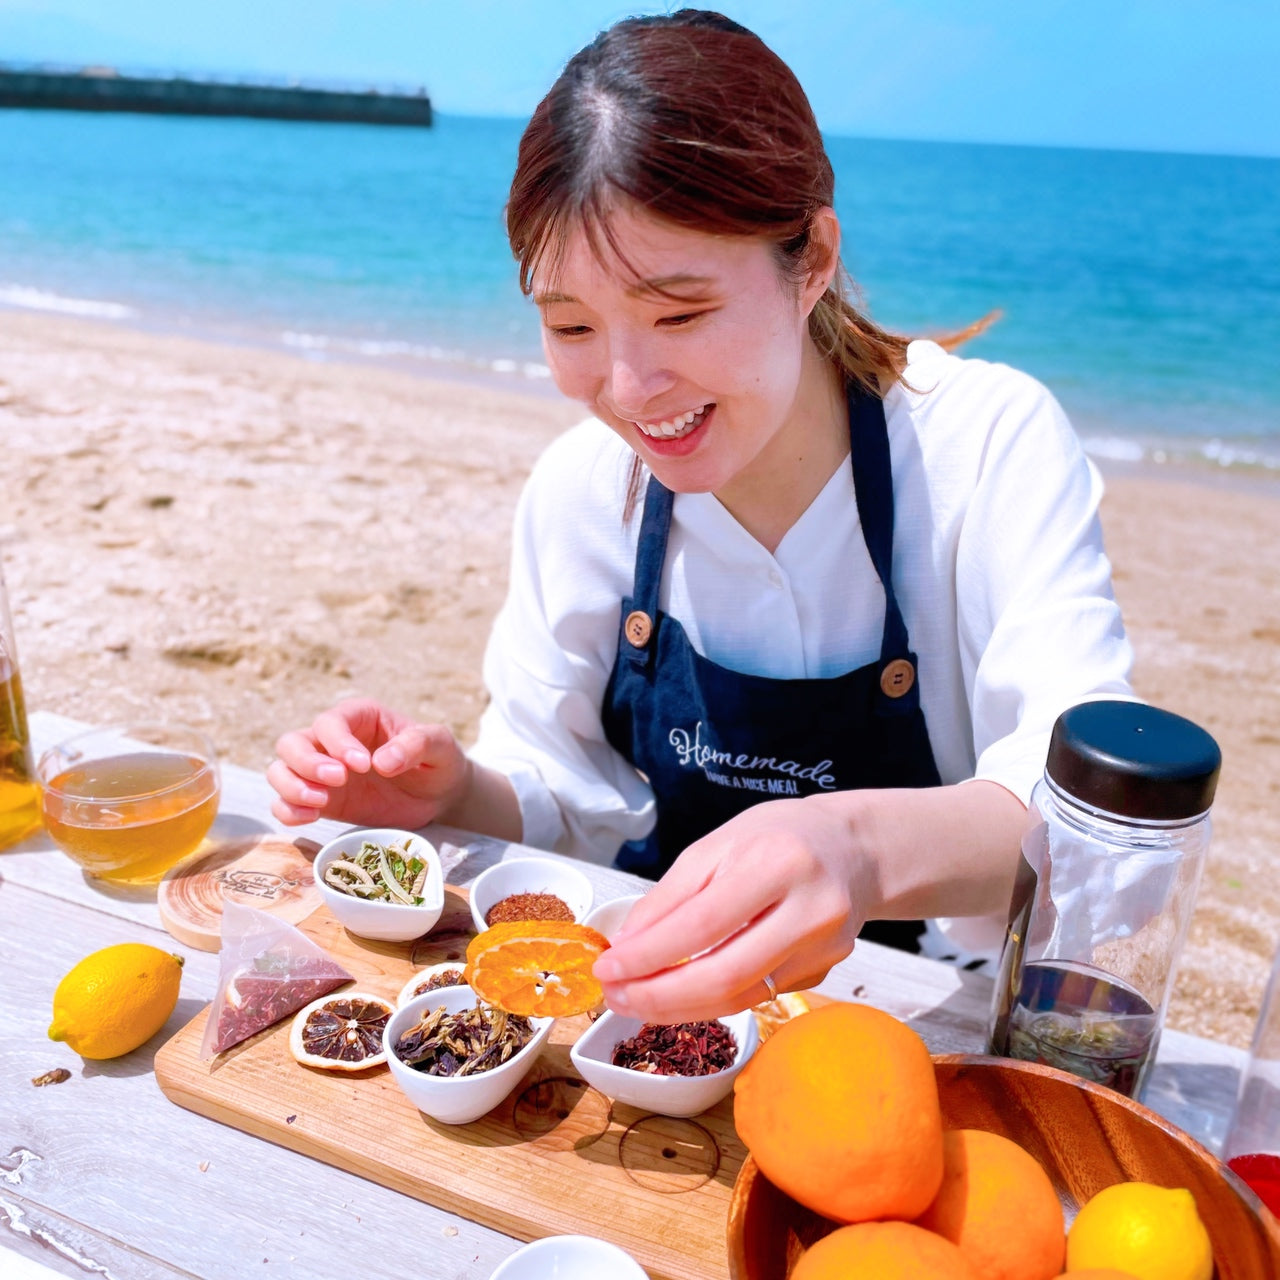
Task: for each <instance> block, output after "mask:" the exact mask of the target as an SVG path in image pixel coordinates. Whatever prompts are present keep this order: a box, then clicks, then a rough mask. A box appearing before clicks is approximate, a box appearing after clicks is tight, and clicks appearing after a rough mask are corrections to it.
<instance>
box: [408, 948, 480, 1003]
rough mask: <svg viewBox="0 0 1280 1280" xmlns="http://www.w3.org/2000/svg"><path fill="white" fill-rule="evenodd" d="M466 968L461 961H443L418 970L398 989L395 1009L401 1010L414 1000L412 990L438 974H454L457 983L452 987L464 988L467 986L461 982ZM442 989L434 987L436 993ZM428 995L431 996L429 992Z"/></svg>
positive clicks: (464, 963)
mask: <svg viewBox="0 0 1280 1280" xmlns="http://www.w3.org/2000/svg"><path fill="white" fill-rule="evenodd" d="M465 968H466V962H465V961H463V960H445V961H442V962H441V963H440V964H429V965H427V966H426V968H425V969H419V970H418V972H417V973H415V974H414V975H413V977H412V978H410V979H409V981H408V982H406V983H405V984H404V986H403V987H401V988H400V994H399V995H398V996H396V1008H397V1009H401V1008H403V1007H404V1006H405V1005H407V1004H408V1003H409V1001H410V1000H413V999H416V998H417V997H416V993H415V991H414V988H415V987H417V986H419V985H420V984H421V983H423V982H426V980H427V979H428V978H433V977H435V975H436V974H438V973H456V974H458V975H459V976H458V981H457V982H456V983H454V984H452V985H454V986H459V987H465V986H466V985H467V984H466V983H465V982H464V981H463V980H462V976H461V975H462V971H463V969H465ZM443 990H445V988H444V987H436V991H443ZM428 994H431V993H430V992H429V993H428Z"/></svg>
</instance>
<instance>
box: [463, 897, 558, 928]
mask: <svg viewBox="0 0 1280 1280" xmlns="http://www.w3.org/2000/svg"><path fill="white" fill-rule="evenodd" d="M572 919H573V910H572V908H571V907H570V906H569V904H568V903H567V902H565V900H564V899H563V898H558V897H556V895H555V894H554V893H512V894H508V895H507V896H506V897H505V898H501V899H499V900H498V901H497V902H495V903H494V904H493V906H491V907H490V908H489V910H488V911H487V912H486V913H485V917H484V922H485V924H487V925H489V926H491V927H492V926H493V925H495V924H507V923H508V922H509V921H512V920H572Z"/></svg>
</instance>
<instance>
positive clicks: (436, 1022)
mask: <svg viewBox="0 0 1280 1280" xmlns="http://www.w3.org/2000/svg"><path fill="white" fill-rule="evenodd" d="M532 1039H533V1024H532V1023H531V1022H530V1021H529V1019H528V1018H524V1017H521V1016H520V1014H518V1013H507V1012H506V1011H505V1010H502V1009H495V1008H492V1007H490V1006H489V1005H476V1006H475V1007H474V1008H472V1009H464V1010H463V1011H462V1012H461V1013H447V1012H446V1011H445V1007H444V1005H440V1006H439V1008H436V1009H432V1010H431V1011H430V1012H429V1013H427V1014H426V1015H424V1017H423V1019H422V1021H421V1022H419V1023H418V1025H417V1026H416V1027H411V1028H410V1029H409V1030H408V1031H406V1032H405V1033H404V1034H403V1035H402V1036H400V1038H399V1039H398V1040H397V1041H396V1043H395V1055H396V1057H397V1058H399V1059H400V1061H401V1062H403V1063H404V1064H405V1066H406V1067H412V1068H413V1069H414V1070H415V1071H422V1072H425V1073H426V1074H427V1075H430V1076H473V1075H477V1074H479V1073H480V1072H481V1071H492V1070H493V1068H494V1067H500V1066H501V1065H502V1064H503V1063H504V1062H507V1061H508V1060H509V1059H511V1058H513V1057H514V1056H515V1055H516V1054H517V1053H519V1052H520V1050H521V1049H523V1048H524V1047H525V1045H527V1044H528V1043H529V1041H530V1040H532Z"/></svg>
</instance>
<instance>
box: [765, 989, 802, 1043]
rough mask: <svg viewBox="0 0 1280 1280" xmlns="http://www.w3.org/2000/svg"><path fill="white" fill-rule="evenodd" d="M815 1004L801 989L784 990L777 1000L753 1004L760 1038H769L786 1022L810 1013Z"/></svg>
mask: <svg viewBox="0 0 1280 1280" xmlns="http://www.w3.org/2000/svg"><path fill="white" fill-rule="evenodd" d="M812 1008H813V1006H812V1005H811V1004H810V1003H809V1001H808V1000H806V999H805V997H804V995H803V994H802V993H801V992H799V991H784V992H783V993H782V995H780V996H779V997H778V998H777V999H776V1000H766V1001H765V1002H764V1003H763V1004H756V1005H752V1006H751V1012H752V1013H754V1014H755V1015H756V1026H757V1027H758V1028H759V1029H760V1039H761V1040H762V1041H763V1040H767V1039H768V1038H769V1037H770V1036H771V1035H773V1033H774V1032H775V1031H777V1029H778V1028H779V1027H780V1026H782V1024H783V1023H784V1022H790V1021H791V1019H792V1018H798V1017H799V1016H800V1015H801V1014H802V1013H808V1012H809V1010H810V1009H812Z"/></svg>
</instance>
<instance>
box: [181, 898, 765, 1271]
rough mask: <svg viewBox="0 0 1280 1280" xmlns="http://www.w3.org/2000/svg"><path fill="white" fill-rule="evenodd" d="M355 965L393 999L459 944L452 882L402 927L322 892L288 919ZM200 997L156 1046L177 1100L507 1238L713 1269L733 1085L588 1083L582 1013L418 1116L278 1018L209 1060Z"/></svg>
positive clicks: (718, 1255)
mask: <svg viewBox="0 0 1280 1280" xmlns="http://www.w3.org/2000/svg"><path fill="white" fill-rule="evenodd" d="M299 928H301V930H302V932H303V933H305V934H306V935H307V936H308V937H310V938H312V939H314V940H315V941H316V942H317V943H318V944H319V945H320V946H322V947H323V948H324V949H325V950H326V951H327V952H328V953H329V954H330V955H331V956H332V957H333V958H334V959H335V960H336V961H337V962H338V963H339V964H341V965H344V966H345V967H346V968H347V969H348V970H349V971H350V972H351V973H352V974H354V975H355V978H356V987H357V988H358V989H360V990H365V991H371V992H374V993H375V994H379V995H383V996H386V997H387V998H388V999H390V1000H392V1001H393V1002H394V1000H395V998H396V995H397V993H398V992H399V991H400V989H401V987H402V986H403V985H404V983H405V982H406V981H407V980H408V978H409V976H410V974H412V973H413V971H414V970H415V969H417V968H421V967H422V966H424V965H428V964H435V963H437V962H439V961H443V960H459V961H460V960H461V959H462V958H463V955H464V952H465V950H466V945H467V942H468V940H469V939H470V938H471V936H472V934H473V932H474V927H473V925H472V923H471V913H470V908H469V906H468V904H467V898H466V895H465V893H464V892H463V891H461V890H458V889H455V888H453V887H452V886H449V887H446V891H445V913H444V915H442V916H441V919H440V923H439V924H438V925H437V926H436V928H435V929H434V930H433V931H432V932H431V934H430V935H429V936H428V937H426V938H422V939H420V940H419V941H418V942H416V943H404V944H402V943H382V942H368V941H365V940H363V939H360V938H355V937H352V936H351V935H350V934H348V933H347V931H346V930H345V929H344V928H343V927H342V926H341V925H340V924H339V923H338V922H337V921H336V920H335V919H334V917H333V916H332V915H331V914H330V913H329V911H328V910H327V908H325V907H324V906H321V907H319V908H318V909H317V910H316V911H315V912H313V913H312V914H311V915H310V916H308V917H307V918H306V919H305V920H303V921H302V922H301V924H300V925H299ZM207 1014H208V1010H207V1009H206V1010H205V1011H204V1012H202V1013H200V1014H198V1015H197V1016H196V1018H195V1019H193V1021H191V1022H190V1023H189V1024H188V1025H187V1026H186V1027H184V1028H183V1029H182V1030H181V1031H179V1032H178V1034H177V1035H176V1036H174V1037H173V1039H172V1040H170V1041H169V1042H168V1043H167V1044H166V1045H164V1047H163V1048H161V1050H160V1051H159V1053H158V1054H157V1055H156V1061H155V1072H156V1079H157V1080H158V1082H159V1084H160V1088H161V1089H162V1090H163V1091H164V1093H165V1095H166V1096H167V1097H169V1098H170V1099H171V1100H172V1101H173V1102H176V1103H177V1104H178V1105H179V1106H183V1107H187V1108H189V1109H190V1110H192V1111H196V1112H199V1113H200V1114H201V1115H205V1116H209V1117H211V1118H213V1119H215V1120H220V1121H222V1122H223V1123H225V1124H229V1125H232V1126H234V1127H235V1128H238V1129H243V1130H245V1131H246V1132H248V1133H252V1134H256V1135H257V1136H258V1137H261V1138H267V1139H269V1140H270V1141H272V1142H277V1143H279V1144H281V1145H282V1146H285V1147H289V1148H291V1149H292V1150H294V1151H300V1152H302V1153H303V1154H304V1155H308V1156H314V1157H315V1158H317V1159H319V1160H324V1161H327V1162H328V1163H329V1164H334V1165H337V1166H338V1167H339V1168H342V1169H346V1170H348V1171H350V1172H352V1173H357V1174H360V1175H361V1176H362V1177H366V1178H370V1179H372V1180H373V1181H375V1182H380V1183H382V1184H383V1185H385V1186H388V1187H392V1188H394V1189H395V1190H397V1191H402V1192H404V1193H405V1194H406V1195H411V1196H415V1197H417V1198H418V1199H419V1200H425V1201H427V1202H428V1203H429V1204H433V1205H436V1206H438V1207H439V1208H441V1209H445V1210H447V1211H449V1212H451V1213H457V1214H461V1215H462V1216H463V1217H466V1218H469V1219H471V1220H472V1221H475V1222H479V1223H482V1224H483V1225H485V1226H488V1227H493V1228H495V1229H496V1230H498V1231H502V1232H505V1233H506V1234H507V1235H510V1236H515V1237H517V1238H518V1239H521V1240H535V1239H539V1238H541V1237H543V1236H553V1235H565V1234H584V1235H592V1236H599V1237H601V1238H603V1239H605V1240H611V1241H612V1242H613V1243H614V1244H617V1245H619V1246H620V1247H621V1248H623V1249H625V1250H626V1251H627V1252H628V1253H630V1254H631V1255H632V1256H633V1257H634V1258H636V1259H637V1261H638V1262H639V1263H640V1264H641V1266H643V1267H644V1268H645V1269H646V1270H647V1271H648V1273H649V1275H650V1277H651V1280H724V1278H725V1277H727V1276H728V1274H729V1268H728V1254H727V1246H726V1234H725V1231H726V1217H727V1214H728V1208H729V1196H730V1192H731V1191H732V1188H733V1182H734V1179H735V1178H736V1177H737V1174H738V1170H739V1168H740V1167H741V1165H742V1162H743V1160H744V1158H745V1156H746V1151H745V1149H744V1148H743V1146H742V1143H741V1142H740V1141H739V1139H738V1136H737V1133H736V1132H735V1131H734V1127H733V1102H732V1096H730V1097H729V1098H726V1099H725V1100H724V1101H722V1102H720V1103H719V1104H717V1106H715V1107H714V1108H713V1109H712V1110H710V1111H708V1112H705V1113H704V1114H702V1115H700V1116H697V1117H696V1118H694V1119H693V1120H675V1119H669V1118H666V1117H661V1116H654V1115H650V1114H649V1113H647V1112H644V1111H639V1110H636V1109H635V1108H632V1107H628V1106H625V1105H622V1104H612V1103H611V1102H610V1100H609V1099H607V1098H605V1097H603V1096H602V1095H601V1094H599V1093H597V1092H596V1091H595V1090H594V1089H591V1088H589V1087H588V1086H587V1085H586V1084H585V1083H584V1082H583V1081H582V1079H581V1077H579V1076H578V1075H577V1073H576V1072H575V1071H574V1070H573V1068H572V1066H571V1065H570V1063H569V1046H570V1044H572V1042H573V1041H574V1040H575V1039H576V1038H577V1036H578V1035H579V1034H581V1032H582V1031H583V1030H584V1029H585V1028H586V1026H587V1025H588V1019H587V1016H586V1015H582V1016H580V1017H577V1018H564V1019H560V1020H559V1021H557V1022H556V1024H555V1025H554V1027H553V1028H552V1031H551V1038H550V1040H549V1042H548V1043H547V1045H546V1046H545V1047H544V1049H543V1051H542V1054H541V1056H540V1057H539V1058H538V1060H537V1061H536V1062H535V1064H534V1065H533V1067H532V1068H531V1069H530V1071H529V1073H528V1075H527V1076H526V1077H525V1079H524V1080H523V1081H522V1083H521V1084H519V1085H518V1086H517V1087H516V1088H515V1090H514V1091H513V1092H512V1093H511V1094H510V1095H509V1096H508V1098H507V1099H506V1101H505V1102H503V1103H502V1104H501V1105H500V1106H499V1107H498V1108H497V1109H496V1110H494V1111H491V1112H490V1113H489V1114H488V1115H487V1116H485V1117H484V1118H483V1119H481V1120H478V1121H476V1122H475V1123H474V1124H469V1125H443V1124H437V1123H436V1122H435V1121H433V1120H430V1119H428V1118H427V1117H426V1116H424V1115H422V1114H421V1112H419V1111H418V1110H417V1108H415V1107H414V1106H413V1105H412V1103H410V1102H409V1101H408V1099H406V1098H405V1096H404V1094H402V1093H401V1092H400V1090H399V1088H398V1087H397V1086H396V1084H395V1082H394V1081H393V1080H392V1079H391V1075H390V1073H389V1072H388V1071H387V1069H386V1068H385V1067H374V1068H372V1069H371V1070H369V1071H365V1072H359V1073H355V1074H352V1075H345V1074H344V1075H340V1074H338V1073H329V1072H323V1071H317V1070H313V1069H311V1068H308V1067H302V1066H299V1065H298V1064H297V1063H296V1062H295V1061H294V1060H293V1058H292V1056H291V1055H290V1053H289V1045H288V1039H289V1022H288V1020H286V1021H284V1022H282V1023H278V1024H277V1025H276V1026H274V1027H271V1028H268V1029H267V1030H266V1031H263V1032H260V1033H259V1034H258V1035H256V1036H254V1037H252V1038H251V1039H249V1040H246V1041H245V1042H244V1043H242V1044H240V1045H237V1046H235V1047H234V1048H232V1049H229V1050H228V1051H227V1052H226V1053H224V1054H222V1055H221V1056H220V1057H219V1058H217V1059H215V1060H214V1061H212V1062H202V1061H201V1060H200V1056H199V1053H200V1042H201V1038H202V1036H203V1034H204V1022H205V1018H206V1016H207Z"/></svg>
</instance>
